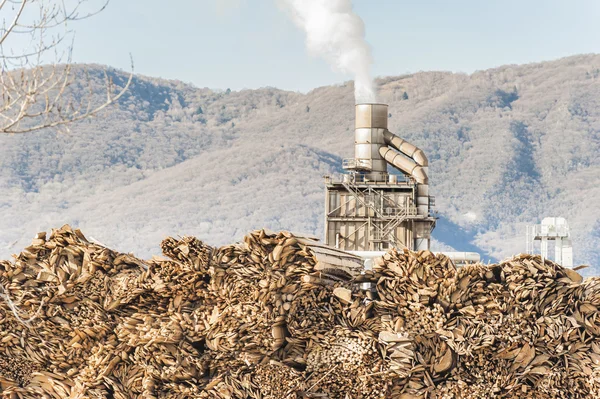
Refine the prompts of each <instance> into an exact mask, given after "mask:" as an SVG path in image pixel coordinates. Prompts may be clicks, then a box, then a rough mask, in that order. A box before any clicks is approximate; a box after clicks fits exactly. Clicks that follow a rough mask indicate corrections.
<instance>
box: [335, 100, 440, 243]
mask: <svg viewBox="0 0 600 399" xmlns="http://www.w3.org/2000/svg"><path fill="white" fill-rule="evenodd" d="M355 111H356V120H355V132H354V158H352V159H344V161H343V167H344V169H346V170H348V171H349V172H350V173H349V174H347V175H344V178H343V179H342V181H341V182H335V181H332V180H331V179H330V178H329V177H327V179H326V184H327V201H326V204H325V210H326V217H325V219H326V220H325V242H326V243H327V244H329V245H334V243H335V246H336V247H338V248H341V249H345V250H350V251H377V250H386V249H389V248H390V247H399V248H408V249H415V250H422V249H429V243H430V236H431V230H433V228H434V227H435V221H436V218H435V217H433V216H432V215H431V212H430V211H431V209H430V207H431V205H432V204H433V198H432V197H430V196H429V178H428V176H427V172H428V161H427V157H426V156H425V154H424V153H423V151H422V150H420V149H419V148H417V147H416V146H414V145H412V144H410V143H408V142H406V141H405V140H403V139H401V138H400V137H398V136H396V135H394V134H393V133H391V132H390V131H389V130H388V106H387V104H370V103H369V104H357V105H356V108H355ZM388 164H389V165H392V166H393V167H395V168H396V169H398V170H399V171H401V172H402V173H403V174H404V175H405V176H406V180H404V181H399V180H398V179H397V176H395V175H389V174H388V171H387V168H388Z"/></svg>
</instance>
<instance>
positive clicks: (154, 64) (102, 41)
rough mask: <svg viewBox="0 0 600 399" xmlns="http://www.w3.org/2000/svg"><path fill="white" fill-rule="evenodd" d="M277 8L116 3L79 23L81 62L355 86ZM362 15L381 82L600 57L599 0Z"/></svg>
mask: <svg viewBox="0 0 600 399" xmlns="http://www.w3.org/2000/svg"><path fill="white" fill-rule="evenodd" d="M92 1H94V0H92ZM278 1H281V0H171V1H169V2H165V1H164V0H160V1H159V0H119V1H117V0H112V1H111V2H110V3H109V5H108V7H107V8H106V9H105V10H104V11H103V12H101V13H100V14H98V15H96V16H94V17H93V18H90V19H87V20H84V21H80V22H76V23H72V24H71V25H70V28H71V29H73V30H74V31H75V41H74V54H73V59H74V61H76V62H85V63H99V64H105V65H109V66H113V67H117V68H120V69H129V68H130V58H129V54H131V55H132V57H133V60H134V64H135V72H136V73H140V74H143V75H149V76H153V77H162V78H167V79H178V80H181V81H184V82H188V83H193V84H194V85H196V86H198V87H209V88H214V89H226V88H231V89H232V90H239V89H243V88H258V87H264V86H272V87H278V88H281V89H287V90H298V91H302V92H306V91H309V90H311V89H313V88H316V87H319V86H324V85H329V84H334V83H340V82H343V81H346V80H350V79H351V78H352V77H351V76H345V75H341V74H339V73H336V72H333V71H332V69H331V68H330V66H329V65H328V64H327V63H326V62H324V61H323V60H321V59H319V58H316V57H314V56H310V55H309V54H308V52H307V51H306V46H305V43H304V33H303V32H301V31H300V30H299V29H298V28H297V27H296V26H295V25H294V24H293V23H292V22H291V21H290V19H289V18H288V16H287V15H286V14H285V13H284V12H283V11H282V10H281V7H279V6H278V3H277V2H278ZM96 4H97V3H96ZM354 9H355V12H356V13H357V14H358V15H359V16H360V17H361V18H362V19H363V21H364V23H365V29H366V40H367V42H368V43H369V44H370V46H371V48H372V51H373V58H374V64H373V66H372V73H373V75H374V76H391V75H401V74H406V73H412V72H418V71H430V70H444V71H453V72H466V73H471V72H473V71H476V70H481V69H487V68H491V67H496V66H500V65H504V64H521V63H529V62H538V61H544V60H552V59H557V58H561V57H565V56H569V55H574V54H581V53H599V52H600V23H598V21H599V20H600V1H599V0H501V1H500V0H486V1H482V0H452V1H449V0H445V1H444V0H412V1H408V0H354Z"/></svg>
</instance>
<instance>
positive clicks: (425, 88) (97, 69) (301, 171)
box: [0, 55, 600, 274]
mask: <svg viewBox="0 0 600 399" xmlns="http://www.w3.org/2000/svg"><path fill="white" fill-rule="evenodd" d="M76 69H77V73H80V74H83V71H84V69H87V70H88V72H89V75H90V76H91V77H92V88H93V90H94V91H95V92H97V94H98V96H103V95H104V86H103V81H102V77H103V68H102V67H101V66H98V65H87V66H83V65H82V66H78V67H77V68H76ZM109 73H110V74H111V75H112V77H113V79H114V81H115V82H116V83H117V84H123V83H124V82H125V80H126V77H127V75H126V74H124V73H122V72H120V71H115V70H109ZM377 85H378V88H379V101H380V102H384V103H388V104H389V112H390V119H389V124H390V130H391V131H392V132H394V133H396V134H397V135H399V136H401V137H403V138H404V139H406V140H408V141H409V142H412V143H414V144H415V145H418V146H419V147H421V148H422V149H423V150H424V151H425V152H426V154H427V155H428V157H429V160H430V182H431V193H432V195H434V196H435V197H436V208H437V211H438V212H439V216H440V220H439V223H438V228H437V229H436V231H434V237H435V238H436V241H435V245H436V246H437V247H438V248H450V247H453V248H455V249H457V250H478V251H480V252H481V253H482V254H484V256H485V257H486V259H502V258H504V257H507V256H510V255H512V254H515V253H518V252H523V251H524V249H525V226H526V225H527V224H534V223H539V222H540V221H541V219H542V218H543V217H546V216H564V217H566V218H567V220H568V222H569V224H570V226H571V228H572V234H573V246H574V255H575V262H576V263H585V264H590V265H592V266H593V267H595V269H594V268H590V269H588V271H587V273H588V274H593V273H598V272H600V268H599V267H598V266H600V201H599V200H598V198H600V55H581V56H574V57H569V58H564V59H560V60H556V61H551V62H542V63H536V64H528V65H507V66H502V67H499V68H494V69H490V70H486V71H478V72H475V73H473V74H471V75H467V74H456V73H449V72H420V73H415V74H411V75H403V76H396V77H386V78H381V79H378V80H377ZM73 90H75V91H77V90H84V88H77V87H75V88H74V89H73ZM75 94H77V92H75ZM99 98H100V97H99ZM353 119H354V98H353V85H352V83H351V82H349V83H346V84H343V85H336V86H327V87H320V88H317V89H315V90H313V91H311V92H309V93H307V94H301V93H296V92H288V91H282V90H278V89H275V88H263V89H258V90H242V91H231V90H223V91H216V90H210V89H207V88H197V87H195V86H193V85H190V84H185V83H182V82H179V81H167V80H161V79H156V78H150V77H144V76H136V77H135V79H134V81H133V84H132V86H131V88H130V90H129V92H128V94H127V95H126V96H125V97H124V98H123V99H122V101H121V102H120V103H119V104H118V106H116V107H113V108H112V109H111V110H110V111H109V112H106V113H104V114H102V115H100V116H98V117H97V118H94V119H90V120H86V121H82V122H79V123H76V124H75V125H73V126H72V128H71V130H72V132H71V133H69V134H65V133H58V134H57V133H55V132H40V133H35V134H27V135H21V136H17V135H15V136H2V137H0V193H2V195H1V196H0V257H2V258H6V257H8V256H9V255H10V253H12V252H18V251H19V250H20V249H21V248H23V247H24V246H25V245H27V244H28V243H29V241H30V239H31V238H32V237H33V235H34V234H35V233H36V232H38V231H44V230H49V229H50V228H52V227H59V226H61V225H63V224H65V223H70V224H72V225H75V226H77V227H79V228H81V229H82V230H83V231H84V233H86V234H88V235H89V236H91V237H93V238H94V239H96V240H98V241H100V242H101V243H104V244H106V245H108V246H111V247H113V248H117V249H120V250H122V251H126V252H133V253H135V254H136V255H138V256H143V257H148V256H151V255H152V254H158V253H159V247H158V244H159V243H160V241H161V239H162V238H164V237H165V236H167V235H178V234H179V235H195V236H197V237H199V238H200V239H202V240H205V241H207V242H208V243H210V244H213V245H220V244H225V243H230V242H234V241H237V240H240V239H241V238H242V236H243V235H244V234H245V233H246V232H248V231H249V230H252V229H255V228H262V227H268V228H270V229H273V230H278V229H287V230H292V231H295V232H301V233H310V234H314V235H317V236H320V235H321V231H322V229H323V201H324V188H323V180H322V176H323V175H326V174H334V173H340V172H341V160H342V158H345V157H351V156H352V154H353V144H354V140H353V123H354V121H353Z"/></svg>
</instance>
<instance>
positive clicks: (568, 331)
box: [0, 226, 600, 399]
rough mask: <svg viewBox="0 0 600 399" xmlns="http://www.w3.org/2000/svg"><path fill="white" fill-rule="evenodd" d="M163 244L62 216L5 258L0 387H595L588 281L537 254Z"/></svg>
mask: <svg viewBox="0 0 600 399" xmlns="http://www.w3.org/2000/svg"><path fill="white" fill-rule="evenodd" d="M161 247H162V251H163V254H164V256H166V258H159V257H155V258H153V259H152V260H141V259H138V258H135V257H134V256H132V255H128V254H122V253H118V252H115V251H112V250H110V249H108V248H105V247H104V246H102V245H99V244H96V243H93V242H90V241H88V240H87V239H86V238H85V237H84V236H83V234H82V233H81V232H80V231H78V230H73V229H71V228H70V227H68V226H65V227H63V228H61V229H58V230H54V231H53V232H52V234H51V235H50V236H49V237H47V236H46V234H44V233H41V234H38V236H37V237H36V238H35V239H34V241H33V243H32V245H31V246H30V247H28V248H26V249H25V250H24V251H23V252H22V253H21V254H19V255H18V256H16V257H15V259H14V260H13V261H12V262H9V261H0V398H11V399H12V398H57V399H58V398H61V399H62V398H106V399H109V398H119V399H121V398H123V399H124V398H222V399H234V398H235V399H246V398H256V399H287V398H290V399H292V398H321V399H337V398H339V399H346V398H348V399H350V398H352V399H357V398H401V399H411V398H414V399H417V398H423V399H425V398H439V399H442V398H444V399H445V398H448V399H450V398H491V397H496V398H594V397H600V316H599V312H598V307H599V306H600V279H597V278H590V279H587V280H583V279H582V277H581V276H580V275H579V274H578V273H577V272H576V271H575V270H570V269H564V268H562V267H561V266H559V265H557V264H554V263H552V262H550V261H548V260H546V261H544V262H542V259H541V258H540V257H538V256H532V255H520V256H517V257H514V258H512V259H510V260H507V261H504V262H502V263H500V264H497V265H481V264H477V265H470V266H466V267H463V268H460V269H457V268H456V267H455V266H454V265H453V263H452V262H451V261H450V260H449V259H448V258H446V257H444V256H441V255H437V256H436V255H434V254H433V253H431V252H429V251H421V252H410V251H397V250H392V251H390V252H389V253H387V254H386V255H385V256H383V257H382V258H379V259H377V260H376V261H375V262H374V265H373V268H372V270H367V271H362V272H360V271H358V272H353V271H352V270H351V269H344V270H337V269H335V268H333V269H332V268H327V267H324V266H322V265H321V264H320V260H319V257H318V256H317V247H318V243H316V242H314V241H312V240H310V239H306V238H302V237H295V236H294V235H292V234H290V233H288V232H280V233H272V232H268V231H265V230H260V231H255V232H253V233H251V234H249V235H248V236H246V237H245V239H244V241H243V242H242V243H239V244H235V245H229V246H225V247H221V248H212V247H210V246H208V245H206V244H204V243H203V242H201V241H199V240H198V239H196V238H193V237H184V238H181V239H175V238H168V239H166V240H164V241H163V242H162V245H161ZM321 248H322V247H321Z"/></svg>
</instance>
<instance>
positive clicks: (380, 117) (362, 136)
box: [353, 104, 388, 180]
mask: <svg viewBox="0 0 600 399" xmlns="http://www.w3.org/2000/svg"><path fill="white" fill-rule="evenodd" d="M355 110H356V119H355V131H354V161H355V165H354V166H355V167H354V168H353V169H356V170H362V171H365V172H371V173H369V177H370V178H373V179H377V180H382V179H385V176H384V175H386V174H387V162H386V161H385V159H384V158H383V157H382V156H381V154H380V152H379V149H380V148H381V147H383V146H385V137H384V133H385V132H386V131H387V127H388V106H387V104H357V105H356V107H355Z"/></svg>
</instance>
